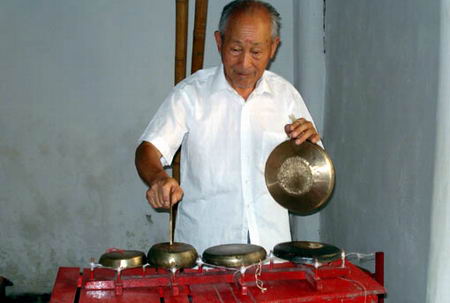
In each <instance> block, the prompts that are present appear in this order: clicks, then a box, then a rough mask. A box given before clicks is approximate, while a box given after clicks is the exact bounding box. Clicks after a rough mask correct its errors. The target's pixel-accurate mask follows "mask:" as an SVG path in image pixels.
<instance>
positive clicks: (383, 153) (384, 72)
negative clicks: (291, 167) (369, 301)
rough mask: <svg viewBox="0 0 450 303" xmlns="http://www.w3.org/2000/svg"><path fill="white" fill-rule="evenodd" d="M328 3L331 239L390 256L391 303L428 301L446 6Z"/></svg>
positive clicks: (360, 0) (325, 224)
mask: <svg viewBox="0 0 450 303" xmlns="http://www.w3.org/2000/svg"><path fill="white" fill-rule="evenodd" d="M326 5H327V7H326V12H327V16H326V28H327V30H326V46H327V53H326V63H327V65H326V69H327V70H326V74H327V78H326V81H327V82H326V87H327V90H326V105H325V119H324V121H325V133H326V134H327V137H328V138H327V139H328V140H327V147H328V151H329V152H330V154H331V156H332V158H333V159H334V161H335V165H336V173H337V177H336V179H337V183H336V190H335V193H334V196H333V199H332V201H331V202H330V204H329V206H328V207H327V208H325V209H324V210H323V211H322V213H321V234H322V240H323V241H326V242H331V243H333V244H335V245H337V246H339V247H341V248H343V249H345V250H347V251H349V252H351V251H358V252H363V253H366V252H374V251H377V250H382V251H384V252H385V253H386V263H385V266H386V271H385V273H386V286H387V289H388V298H387V302H395V303H412V302H417V303H422V302H425V299H426V288H427V287H426V285H427V272H428V260H429V256H430V237H431V236H430V235H431V234H430V232H431V228H430V226H431V224H432V221H431V205H432V200H433V184H434V182H433V181H434V178H435V176H436V175H435V173H434V167H435V164H434V155H435V154H436V143H437V138H436V134H437V133H436V131H437V125H436V115H437V104H438V102H437V100H438V80H439V45H440V24H439V20H440V1H438V0H434V1H421V0H396V1H388V0H378V1H371V0H342V1H334V0H333V1H326ZM447 80H448V78H447ZM447 101H448V100H447ZM447 136H448V134H447ZM447 158H448V156H447ZM447 160H448V159H447ZM433 223H434V222H433ZM438 228H439V227H438ZM446 234H447V237H448V232H447V233H446Z"/></svg>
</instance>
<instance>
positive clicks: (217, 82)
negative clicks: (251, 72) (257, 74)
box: [211, 64, 273, 95]
mask: <svg viewBox="0 0 450 303" xmlns="http://www.w3.org/2000/svg"><path fill="white" fill-rule="evenodd" d="M268 73H269V72H268V71H267V70H266V71H264V73H263V75H262V77H261V78H260V79H259V80H258V82H257V83H256V87H255V89H254V90H253V92H252V94H256V95H262V94H264V93H268V94H271V95H273V90H272V88H271V86H270V84H269V82H268V80H267V78H268ZM223 90H229V91H234V92H235V93H237V92H236V91H235V90H234V89H233V88H232V87H231V85H230V84H229V83H228V81H227V79H226V78H225V73H224V70H223V64H221V65H220V66H219V67H218V68H217V70H216V74H215V76H214V80H213V83H212V85H211V93H215V92H219V91H223Z"/></svg>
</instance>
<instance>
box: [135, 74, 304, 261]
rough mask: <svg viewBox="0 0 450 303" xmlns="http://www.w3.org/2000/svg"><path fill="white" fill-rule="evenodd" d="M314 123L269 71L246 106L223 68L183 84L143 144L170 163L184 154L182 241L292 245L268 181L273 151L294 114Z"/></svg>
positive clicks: (285, 218) (179, 232)
mask: <svg viewBox="0 0 450 303" xmlns="http://www.w3.org/2000/svg"><path fill="white" fill-rule="evenodd" d="M291 115H294V116H295V117H297V118H301V117H303V118H305V119H307V120H310V121H312V119H311V116H310V114H309V112H308V110H307V108H306V106H305V104H304V102H303V100H302V97H301V96H300V94H299V93H298V92H297V90H296V89H295V88H294V87H293V86H292V85H291V84H290V83H289V82H288V81H286V80H285V79H283V78H282V77H280V76H278V75H276V74H274V73H272V72H270V71H265V72H264V74H263V76H262V77H261V79H260V80H259V81H258V83H257V85H256V88H255V89H254V91H253V92H252V93H251V95H250V96H249V97H248V99H247V101H245V100H244V99H243V98H242V97H241V96H240V95H239V94H238V93H237V92H236V91H235V90H234V89H233V88H232V87H231V86H230V85H229V83H228V82H227V81H226V79H225V76H224V72H223V66H222V65H221V66H218V67H215V68H210V69H205V70H201V71H198V72H197V73H195V74H194V75H191V76H190V77H188V78H186V79H185V80H184V81H182V82H180V83H179V84H178V85H177V86H176V87H175V88H174V89H173V90H172V92H171V93H170V94H169V96H168V97H167V99H166V100H165V101H164V102H163V104H162V105H161V107H160V108H159V110H158V111H157V113H156V115H155V116H154V117H153V119H152V120H151V121H150V123H149V124H148V126H147V128H146V130H145V132H144V134H143V135H142V136H141V138H140V140H141V141H148V142H151V143H152V144H154V145H155V146H156V147H157V148H158V150H159V151H160V152H161V154H162V155H163V159H162V161H163V163H166V164H167V163H171V161H172V158H173V156H174V154H175V152H176V151H177V149H178V148H179V146H180V144H182V148H181V163H180V171H181V176H180V178H181V187H182V188H183V190H184V197H183V200H182V201H181V202H180V204H179V208H178V214H177V219H176V220H177V222H176V230H175V241H178V242H184V243H188V244H191V245H193V246H194V247H195V248H196V249H197V251H198V252H199V253H202V252H203V251H204V250H205V249H206V248H208V247H211V246H214V245H221V244H228V243H247V241H248V238H250V242H251V243H254V244H257V245H261V246H263V247H264V248H265V249H266V250H267V252H269V251H271V250H272V249H273V247H274V246H275V245H276V244H278V243H281V242H285V241H290V240H291V234H290V229H289V216H288V211H287V210H286V209H284V208H283V207H281V206H280V205H279V204H278V203H277V202H275V201H274V199H273V198H272V197H271V196H270V194H269V192H268V190H267V187H266V185H265V179H264V169H265V163H266V160H267V158H268V156H269V154H270V152H271V151H272V150H273V149H274V148H275V147H276V146H277V145H278V144H279V143H281V142H283V141H284V140H287V139H288V138H287V135H286V133H285V131H284V126H285V125H286V124H288V123H291V120H290V116H291Z"/></svg>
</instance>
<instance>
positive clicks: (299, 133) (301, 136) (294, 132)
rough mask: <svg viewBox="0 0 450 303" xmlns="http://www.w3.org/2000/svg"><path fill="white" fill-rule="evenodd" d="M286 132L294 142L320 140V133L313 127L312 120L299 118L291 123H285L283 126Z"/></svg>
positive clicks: (315, 141) (314, 141)
mask: <svg viewBox="0 0 450 303" xmlns="http://www.w3.org/2000/svg"><path fill="white" fill-rule="evenodd" d="M284 130H285V131H286V134H287V135H288V136H289V138H291V139H292V140H295V144H297V145H299V144H302V143H303V142H304V141H306V140H309V141H311V142H312V143H317V142H319V140H320V135H319V134H318V133H317V130H316V129H315V128H314V125H313V124H312V122H310V121H308V120H305V119H303V118H300V119H298V120H295V121H294V122H292V123H291V124H287V125H286V126H285V127H284Z"/></svg>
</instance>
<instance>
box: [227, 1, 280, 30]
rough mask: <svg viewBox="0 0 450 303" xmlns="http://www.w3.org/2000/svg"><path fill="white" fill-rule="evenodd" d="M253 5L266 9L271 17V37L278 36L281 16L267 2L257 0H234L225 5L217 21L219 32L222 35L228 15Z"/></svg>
mask: <svg viewBox="0 0 450 303" xmlns="http://www.w3.org/2000/svg"><path fill="white" fill-rule="evenodd" d="M255 6H262V7H264V8H265V9H267V12H268V13H269V14H270V17H271V19H272V39H273V38H275V37H279V36H280V28H281V17H280V14H279V13H278V11H277V10H276V9H275V8H274V7H273V6H272V5H271V4H269V3H267V2H264V1H259V0H234V1H231V2H230V3H228V4H227V5H225V7H224V8H223V10H222V15H221V16H220V21H219V32H220V34H221V35H222V36H223V35H224V34H225V28H226V26H227V24H228V20H229V19H230V17H231V16H232V15H233V14H235V13H236V12H239V11H246V10H248V9H249V8H252V7H255Z"/></svg>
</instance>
